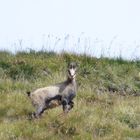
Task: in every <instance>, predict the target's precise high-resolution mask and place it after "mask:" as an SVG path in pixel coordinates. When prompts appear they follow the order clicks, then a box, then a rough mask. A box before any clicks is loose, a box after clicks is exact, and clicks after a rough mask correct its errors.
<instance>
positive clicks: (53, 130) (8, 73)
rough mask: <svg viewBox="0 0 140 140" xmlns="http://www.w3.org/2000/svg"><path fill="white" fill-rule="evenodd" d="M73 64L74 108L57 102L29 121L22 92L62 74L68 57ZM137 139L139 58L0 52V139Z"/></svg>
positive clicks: (56, 79) (139, 129) (139, 136)
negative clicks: (64, 108)
mask: <svg viewBox="0 0 140 140" xmlns="http://www.w3.org/2000/svg"><path fill="white" fill-rule="evenodd" d="M70 61H76V62H77V63H78V71H77V83H78V93H77V97H76V98H75V99H74V102H75V106H74V109H73V110H71V112H70V113H69V114H67V115H60V114H61V113H62V107H57V108H55V109H52V110H48V111H46V112H45V113H44V114H43V116H42V118H41V119H35V120H30V119H29V114H30V113H31V112H33V111H34V108H33V106H32V104H31V102H30V99H28V97H27V96H26V91H28V90H34V89H36V88H39V87H44V86H48V85H51V84H54V83H57V82H60V81H63V80H65V78H66V67H67V64H68V62H70ZM45 139H46V140H48V139H51V140H59V139H60V140H63V139H64V140H65V139H67V140H138V139H140V61H131V62H130V61H125V60H122V59H121V58H118V59H116V60H114V59H108V58H100V59H97V58H94V57H88V56H85V55H79V56H78V55H74V54H68V53H63V54H59V55H58V54H55V53H53V52H35V51H33V50H32V51H30V52H29V53H27V52H18V53H17V54H16V55H13V54H11V53H8V52H0V140H45Z"/></svg>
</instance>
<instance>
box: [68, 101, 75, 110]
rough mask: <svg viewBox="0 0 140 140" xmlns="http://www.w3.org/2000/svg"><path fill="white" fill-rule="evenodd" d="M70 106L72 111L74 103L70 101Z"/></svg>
mask: <svg viewBox="0 0 140 140" xmlns="http://www.w3.org/2000/svg"><path fill="white" fill-rule="evenodd" d="M69 105H70V108H69V110H71V109H72V108H73V107H74V102H73V101H72V100H71V101H69Z"/></svg>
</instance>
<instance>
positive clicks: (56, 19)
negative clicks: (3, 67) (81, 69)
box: [0, 0, 140, 57]
mask: <svg viewBox="0 0 140 140" xmlns="http://www.w3.org/2000/svg"><path fill="white" fill-rule="evenodd" d="M83 32H84V35H83ZM48 34H53V35H54V36H57V37H61V38H64V36H66V34H70V37H69V39H71V41H73V42H74V40H75V39H78V38H79V37H81V35H82V36H84V37H83V38H86V39H87V38H90V39H89V40H90V42H92V43H90V45H89V47H91V48H92V47H93V46H94V47H96V50H97V49H98V53H99V49H100V50H101V46H102V47H103V46H104V47H106V48H108V49H109V44H111V45H112V46H113V47H111V48H112V52H113V51H114V53H116V52H118V53H120V48H122V46H123V51H124V52H123V55H124V56H126V57H130V53H127V51H128V52H133V51H134V52H137V54H135V55H136V56H137V57H140V54H139V53H138V50H139V52H140V49H139V45H140V0H0V48H4V47H6V48H9V49H10V50H12V49H15V47H17V48H16V49H18V47H19V45H17V43H18V40H20V39H21V40H23V42H22V43H23V44H24V45H23V46H22V47H25V46H26V48H27V46H28V47H34V48H35V49H37V48H39V46H40V47H41V46H42V44H43V43H46V42H47V41H48V37H47V35H48ZM72 38H74V39H72ZM96 38H98V40H100V44H102V45H97V44H95V42H96V40H97V39H96ZM112 40H113V41H112ZM111 41H112V42H111ZM52 42H53V41H51V43H52ZM63 42H64V44H65V45H66V43H65V41H64V40H63ZM69 42H70V41H69ZM85 42H87V40H84V44H85ZM101 42H102V43H101ZM51 43H50V45H51ZM53 43H54V44H55V41H54V42H53ZM70 43H71V42H70ZM62 44H63V43H62V42H61V45H58V46H57V47H61V48H62V46H64V44H63V45H62ZM67 44H68V43H67ZM70 45H71V44H69V46H70ZM44 46H45V45H44ZM46 46H47V45H46ZM46 46H45V47H46ZM72 46H73V45H72ZM97 46H98V47H97ZM80 47H82V45H81V46H80ZM117 47H118V48H117ZM11 48H12V49H11ZM116 50H117V51H116ZM79 51H80V49H79ZM112 52H111V53H112ZM118 53H117V54H118ZM125 53H126V54H125ZM114 55H115V54H114Z"/></svg>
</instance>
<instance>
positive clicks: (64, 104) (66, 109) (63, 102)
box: [62, 99, 70, 113]
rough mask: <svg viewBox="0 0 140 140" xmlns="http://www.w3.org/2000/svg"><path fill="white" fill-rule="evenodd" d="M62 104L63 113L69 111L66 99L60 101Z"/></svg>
mask: <svg viewBox="0 0 140 140" xmlns="http://www.w3.org/2000/svg"><path fill="white" fill-rule="evenodd" d="M62 106H63V111H64V113H68V112H69V108H70V105H69V104H68V101H67V99H64V100H63V101H62Z"/></svg>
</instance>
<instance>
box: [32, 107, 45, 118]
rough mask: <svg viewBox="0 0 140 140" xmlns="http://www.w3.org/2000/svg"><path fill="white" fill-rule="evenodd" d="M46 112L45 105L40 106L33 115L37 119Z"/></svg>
mask: <svg viewBox="0 0 140 140" xmlns="http://www.w3.org/2000/svg"><path fill="white" fill-rule="evenodd" d="M45 110H46V107H45V105H40V106H38V107H37V109H36V111H35V112H34V114H33V115H34V117H35V118H39V117H40V116H41V115H42V113H43V112H44V111H45Z"/></svg>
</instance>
